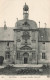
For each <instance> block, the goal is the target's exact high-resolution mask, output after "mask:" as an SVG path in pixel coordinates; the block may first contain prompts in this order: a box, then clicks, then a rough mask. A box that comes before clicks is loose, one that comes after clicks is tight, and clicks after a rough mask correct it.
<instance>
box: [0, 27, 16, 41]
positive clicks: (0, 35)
mask: <svg viewBox="0 0 50 80" xmlns="http://www.w3.org/2000/svg"><path fill="white" fill-rule="evenodd" d="M13 35H14V32H13V28H11V27H7V29H4V27H0V41H13Z"/></svg>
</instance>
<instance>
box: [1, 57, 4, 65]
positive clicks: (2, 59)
mask: <svg viewBox="0 0 50 80" xmlns="http://www.w3.org/2000/svg"><path fill="white" fill-rule="evenodd" d="M3 61H4V57H3V56H0V65H2V64H3Z"/></svg>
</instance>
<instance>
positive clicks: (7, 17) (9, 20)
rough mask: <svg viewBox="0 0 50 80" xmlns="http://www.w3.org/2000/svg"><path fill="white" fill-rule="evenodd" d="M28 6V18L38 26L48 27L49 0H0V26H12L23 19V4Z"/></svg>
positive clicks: (49, 16) (49, 24)
mask: <svg viewBox="0 0 50 80" xmlns="http://www.w3.org/2000/svg"><path fill="white" fill-rule="evenodd" d="M25 2H26V4H27V5H28V6H29V19H31V20H34V21H36V23H37V25H38V27H39V21H40V27H45V24H44V23H46V24H47V25H46V28H48V27H49V28H50V22H49V21H50V0H0V27H3V26H4V21H6V24H7V27H14V26H15V22H16V21H17V18H18V20H21V19H23V6H24V4H25Z"/></svg>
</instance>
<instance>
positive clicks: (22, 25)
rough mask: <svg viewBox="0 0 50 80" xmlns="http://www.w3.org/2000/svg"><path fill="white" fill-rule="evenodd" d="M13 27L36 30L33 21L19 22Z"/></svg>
mask: <svg viewBox="0 0 50 80" xmlns="http://www.w3.org/2000/svg"><path fill="white" fill-rule="evenodd" d="M15 27H16V28H17V29H36V28H37V24H36V22H35V21H33V20H29V19H27V20H25V19H23V20H19V21H17V22H16V24H15Z"/></svg>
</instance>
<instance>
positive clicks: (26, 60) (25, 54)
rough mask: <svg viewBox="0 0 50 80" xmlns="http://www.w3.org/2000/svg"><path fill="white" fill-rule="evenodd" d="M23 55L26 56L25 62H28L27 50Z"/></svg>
mask: <svg viewBox="0 0 50 80" xmlns="http://www.w3.org/2000/svg"><path fill="white" fill-rule="evenodd" d="M23 56H24V64H28V58H29V54H28V53H27V52H25V53H24V54H23Z"/></svg>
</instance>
